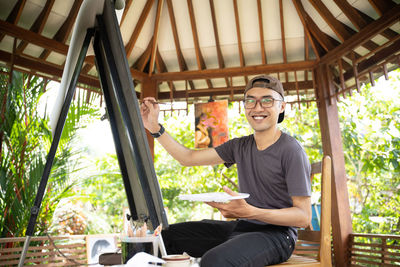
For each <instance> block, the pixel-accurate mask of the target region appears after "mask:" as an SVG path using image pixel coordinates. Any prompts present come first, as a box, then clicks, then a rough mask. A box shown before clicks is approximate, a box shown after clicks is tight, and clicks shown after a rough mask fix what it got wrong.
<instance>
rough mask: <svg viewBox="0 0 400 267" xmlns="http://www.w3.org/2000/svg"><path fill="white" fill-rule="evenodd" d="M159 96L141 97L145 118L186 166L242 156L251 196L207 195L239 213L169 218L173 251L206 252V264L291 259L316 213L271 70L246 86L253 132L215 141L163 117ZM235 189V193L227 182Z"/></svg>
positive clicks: (241, 172) (302, 157)
mask: <svg viewBox="0 0 400 267" xmlns="http://www.w3.org/2000/svg"><path fill="white" fill-rule="evenodd" d="M155 102H156V100H155V99H154V98H145V99H144V101H143V104H142V105H141V114H142V119H143V123H144V126H145V127H146V129H148V130H149V131H150V132H151V133H152V135H153V136H154V137H155V138H157V140H158V141H159V142H160V144H161V145H162V146H163V147H164V148H165V149H166V150H167V151H168V153H169V154H171V155H172V156H173V157H174V158H175V159H176V160H178V161H179V162H180V163H181V164H182V165H184V166H196V165H215V164H222V163H224V164H225V165H226V166H227V167H230V166H231V165H233V164H236V166H237V169H238V180H239V188H240V192H243V193H249V194H250V197H249V198H248V199H246V200H244V199H238V200H232V201H230V202H228V203H215V202H208V203H207V204H208V205H210V206H212V207H214V208H217V209H219V210H220V211H221V213H222V214H223V215H224V216H225V217H226V218H235V219H236V220H234V221H214V220H203V221H198V222H185V223H179V224H172V225H170V227H169V229H167V230H164V231H163V237H164V241H165V245H166V249H167V252H168V254H176V253H183V252H187V253H189V254H190V255H191V256H194V257H201V263H200V264H201V266H265V265H270V264H277V263H280V262H284V261H286V260H287V259H288V258H289V257H290V255H291V254H292V252H293V249H294V245H295V242H296V240H297V230H296V228H297V227H306V226H308V225H309V223H310V221H311V203H310V194H311V186H310V169H311V168H310V163H309V160H308V158H307V155H306V154H305V152H304V149H303V148H302V146H301V145H300V144H299V143H298V142H297V141H296V140H295V139H294V138H293V137H291V136H289V135H288V134H286V133H284V132H282V131H281V130H280V129H279V128H278V125H277V124H278V123H280V122H282V121H283V119H284V114H285V113H284V110H285V104H286V103H285V101H284V91H283V87H282V84H281V82H280V81H279V80H278V79H276V78H274V77H271V76H267V75H260V76H257V77H255V78H253V79H251V80H250V81H249V82H248V84H247V86H246V88H245V92H244V100H243V105H244V108H245V112H246V118H247V120H248V122H249V124H250V126H251V127H252V128H253V130H254V133H253V134H252V135H249V136H243V137H240V138H234V139H232V140H229V141H228V142H226V143H224V144H222V145H220V146H218V147H216V148H206V149H202V150H191V149H188V148H186V147H185V146H183V145H181V144H179V143H178V142H177V141H175V140H174V139H173V138H172V137H171V136H170V135H169V134H168V133H166V132H165V130H164V128H163V126H162V125H161V124H159V123H158V115H159V111H160V110H159V106H158V104H154V103H155ZM224 190H225V192H227V193H228V194H231V195H235V194H236V193H235V192H233V191H231V190H230V189H229V188H226V187H224Z"/></svg>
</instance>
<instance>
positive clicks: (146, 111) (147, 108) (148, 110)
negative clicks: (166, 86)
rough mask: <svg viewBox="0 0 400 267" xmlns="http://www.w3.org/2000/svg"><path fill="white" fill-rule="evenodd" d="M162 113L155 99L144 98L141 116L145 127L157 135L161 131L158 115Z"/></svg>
mask: <svg viewBox="0 0 400 267" xmlns="http://www.w3.org/2000/svg"><path fill="white" fill-rule="evenodd" d="M159 113H160V106H159V105H158V104H157V101H156V99H155V98H154V97H145V98H143V101H142V104H141V105H140V114H141V115H142V120H143V125H144V127H145V128H146V129H147V130H149V131H150V132H151V133H156V132H158V131H159V130H160V125H158V114H159Z"/></svg>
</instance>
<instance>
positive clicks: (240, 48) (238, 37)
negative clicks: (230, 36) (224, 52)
mask: <svg viewBox="0 0 400 267" xmlns="http://www.w3.org/2000/svg"><path fill="white" fill-rule="evenodd" d="M233 10H234V13H235V25H236V36H237V39H238V50H239V61H240V66H241V67H244V66H245V61H244V56H243V47H242V37H241V35H240V22H239V10H238V4H237V0H233Z"/></svg>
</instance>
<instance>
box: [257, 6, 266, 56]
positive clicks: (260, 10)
mask: <svg viewBox="0 0 400 267" xmlns="http://www.w3.org/2000/svg"><path fill="white" fill-rule="evenodd" d="M257 11H258V12H257V15H258V29H259V32H260V45H261V62H262V64H267V56H266V54H265V42H264V27H263V17H262V8H261V0H257Z"/></svg>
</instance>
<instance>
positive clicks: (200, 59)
mask: <svg viewBox="0 0 400 267" xmlns="http://www.w3.org/2000/svg"><path fill="white" fill-rule="evenodd" d="M187 5H188V9H189V17H190V25H191V26H192V33H193V42H194V50H195V52H196V59H197V66H198V68H199V70H203V69H205V68H206V64H205V62H204V58H203V56H202V54H201V51H200V43H199V37H198V35H197V26H196V18H195V15H194V10H193V3H192V0H187ZM206 81H207V85H208V86H209V87H212V85H211V81H210V80H209V79H207V80H206Z"/></svg>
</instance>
